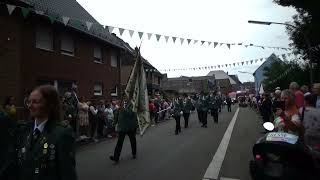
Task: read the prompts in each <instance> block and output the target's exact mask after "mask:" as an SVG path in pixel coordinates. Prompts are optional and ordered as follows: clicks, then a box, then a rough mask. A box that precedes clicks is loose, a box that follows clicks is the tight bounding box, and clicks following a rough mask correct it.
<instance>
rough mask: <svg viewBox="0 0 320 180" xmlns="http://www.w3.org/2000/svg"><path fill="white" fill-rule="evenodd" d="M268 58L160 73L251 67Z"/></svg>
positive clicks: (163, 70) (149, 70)
mask: <svg viewBox="0 0 320 180" xmlns="http://www.w3.org/2000/svg"><path fill="white" fill-rule="evenodd" d="M292 54H293V53H287V54H280V55H278V56H277V57H278V58H282V59H286V58H287V57H288V56H291V55H292ZM266 59H267V58H258V59H254V60H248V61H242V62H233V63H228V64H219V65H213V66H201V67H190V68H177V69H161V70H159V71H160V72H172V71H190V70H194V71H197V70H213V69H221V68H228V67H229V68H231V67H235V66H244V65H251V64H253V63H258V62H263V61H264V60H266ZM157 71H158V70H156V69H146V72H157Z"/></svg>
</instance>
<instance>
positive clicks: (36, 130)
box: [32, 128, 41, 144]
mask: <svg viewBox="0 0 320 180" xmlns="http://www.w3.org/2000/svg"><path fill="white" fill-rule="evenodd" d="M40 134H41V132H40V130H39V129H38V128H36V129H35V130H34V131H33V137H32V144H34V143H35V142H37V140H38V138H39V136H40Z"/></svg>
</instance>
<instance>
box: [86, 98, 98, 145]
mask: <svg viewBox="0 0 320 180" xmlns="http://www.w3.org/2000/svg"><path fill="white" fill-rule="evenodd" d="M87 104H88V106H89V112H88V113H89V124H90V138H92V140H94V141H98V140H97V139H96V136H95V135H96V130H97V113H98V110H97V109H96V105H95V103H93V102H92V101H88V102H87Z"/></svg>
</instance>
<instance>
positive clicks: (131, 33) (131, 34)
mask: <svg viewBox="0 0 320 180" xmlns="http://www.w3.org/2000/svg"><path fill="white" fill-rule="evenodd" d="M133 33H134V31H133V30H130V29H129V34H130V37H132V36H133Z"/></svg>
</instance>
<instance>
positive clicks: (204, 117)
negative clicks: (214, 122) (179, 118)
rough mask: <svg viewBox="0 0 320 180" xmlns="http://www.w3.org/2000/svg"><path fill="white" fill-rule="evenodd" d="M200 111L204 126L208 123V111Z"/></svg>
mask: <svg viewBox="0 0 320 180" xmlns="http://www.w3.org/2000/svg"><path fill="white" fill-rule="evenodd" d="M199 112H200V113H199V114H200V121H201V123H202V125H203V126H206V125H207V124H208V122H207V117H208V111H199Z"/></svg>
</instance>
